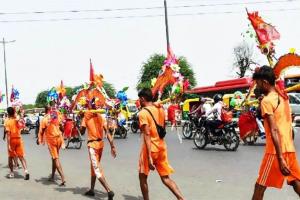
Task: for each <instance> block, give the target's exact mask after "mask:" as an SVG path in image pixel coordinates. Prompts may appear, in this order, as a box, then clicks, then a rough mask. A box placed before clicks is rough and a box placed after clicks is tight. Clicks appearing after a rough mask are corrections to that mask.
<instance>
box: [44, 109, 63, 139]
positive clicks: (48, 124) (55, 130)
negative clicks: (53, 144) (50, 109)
mask: <svg viewBox="0 0 300 200" xmlns="http://www.w3.org/2000/svg"><path fill="white" fill-rule="evenodd" d="M61 122H62V116H61V114H60V113H59V112H57V120H56V121H55V122H52V121H51V116H50V114H46V115H45V116H44V118H43V120H42V122H41V125H40V130H43V129H45V132H44V136H45V138H46V140H47V141H50V140H52V139H53V138H56V137H60V136H61V135H62V133H61V131H60V129H59V125H60V123H61Z"/></svg>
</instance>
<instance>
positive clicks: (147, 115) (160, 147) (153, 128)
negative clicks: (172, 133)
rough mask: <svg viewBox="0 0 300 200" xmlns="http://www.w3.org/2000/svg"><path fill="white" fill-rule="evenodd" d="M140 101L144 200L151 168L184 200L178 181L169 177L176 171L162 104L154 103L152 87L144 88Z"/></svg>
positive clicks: (140, 171) (140, 177)
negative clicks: (169, 159)
mask: <svg viewBox="0 0 300 200" xmlns="http://www.w3.org/2000/svg"><path fill="white" fill-rule="evenodd" d="M138 96H139V101H140V104H141V106H142V107H143V109H142V110H141V111H140V113H139V123H140V128H141V133H142V136H141V138H142V141H143V144H142V148H141V152H140V158H139V180H140V187H141V191H142V194H143V198H144V200H149V190H148V183H147V177H148V175H149V172H150V170H155V169H156V170H157V172H158V173H159V175H160V177H161V180H162V182H163V184H164V185H165V186H167V187H168V188H169V189H170V190H171V192H172V193H173V194H174V195H175V196H176V197H177V199H178V200H183V199H184V198H183V195H182V194H181V192H180V190H179V188H178V186H177V185H176V183H175V182H174V181H173V180H172V179H171V178H170V177H169V175H170V174H171V173H173V172H174V170H173V168H172V167H171V166H170V164H169V161H168V155H167V145H166V143H165V141H164V139H163V137H164V135H165V129H164V128H165V114H164V110H163V109H162V108H161V106H159V105H156V104H154V103H153V96H152V92H151V90H150V89H142V90H141V91H140V92H139V94H138Z"/></svg>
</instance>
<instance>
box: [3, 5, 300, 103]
mask: <svg viewBox="0 0 300 200" xmlns="http://www.w3.org/2000/svg"><path fill="white" fill-rule="evenodd" d="M0 2H1V7H0V13H6V14H0V27H1V28H0V38H3V37H4V38H5V40H7V41H11V40H16V41H15V42H14V43H9V44H7V45H6V59H7V75H8V88H9V91H10V90H11V86H12V85H14V87H15V88H17V89H18V90H19V92H20V100H21V101H22V102H23V103H26V104H28V103H34V102H35V99H36V96H37V94H38V93H39V92H40V91H42V90H46V89H50V88H51V87H53V86H58V85H59V84H60V81H61V80H63V81H64V84H65V85H67V86H77V85H81V84H83V83H84V82H87V81H88V80H89V59H90V58H91V59H92V62H93V65H94V69H95V72H96V73H101V74H103V76H104V79H105V80H106V81H107V82H110V83H112V84H113V85H114V86H115V88H116V90H121V89H122V88H123V87H125V86H128V87H129V91H128V96H129V97H130V98H133V99H134V98H137V92H136V89H135V88H136V84H137V81H138V77H139V74H140V70H141V66H142V64H143V62H145V61H146V60H147V59H148V58H149V56H150V55H152V54H153V53H161V54H166V36H165V24H164V17H163V14H164V10H163V9H161V8H158V9H123V8H153V7H161V6H163V0H126V1H124V0H101V1H99V0H43V1H40V0H26V1H20V0H10V1H7V0H0ZM168 6H169V9H168V12H169V15H170V16H169V29H170V43H171V47H172V49H173V51H174V53H175V54H176V55H177V56H185V57H186V58H187V60H188V61H189V63H190V64H191V66H192V68H193V70H194V72H195V75H196V80H197V85H198V86H208V85H212V84H214V83H215V82H216V81H220V80H226V79H231V78H233V77H234V72H233V62H234V55H233V48H234V47H235V46H236V45H238V44H239V43H240V42H242V41H243V37H242V36H241V33H242V32H245V31H246V30H247V26H248V24H249V21H248V19H247V16H246V12H245V8H246V7H247V9H248V10H249V11H259V12H260V15H261V16H262V17H263V19H264V20H265V21H266V22H269V23H271V24H272V25H274V26H276V28H277V30H278V31H279V32H280V34H281V39H280V40H278V41H276V42H275V44H276V47H275V48H276V57H280V56H281V55H283V54H285V53H288V52H289V49H290V48H292V47H293V48H295V49H296V52H298V53H299V52H300V26H299V23H298V22H299V19H300V0H274V1H270V0H268V1H267V0H247V1H237V0H226V1H224V0H209V1H207V0H206V1H205V0H168ZM178 6H192V7H189V8H182V7H181V8H178ZM174 7H177V8H174ZM103 9H111V10H110V11H108V10H106V11H99V10H103ZM122 9H123V10H122ZM280 9H282V10H281V11H279V10H280ZM72 10H80V11H81V12H52V11H72ZM87 10H88V11H87ZM91 10H97V11H91ZM37 11H43V12H45V11H47V13H33V12H37ZM13 13H15V14H13ZM16 13H17V14H16ZM186 14H189V15H186ZM150 15H151V16H152V17H150ZM174 15H175V16H174ZM128 16H131V17H130V18H128ZM133 16H135V17H133ZM140 16H148V17H140ZM118 17H123V18H118ZM124 17H125V18H124ZM78 18H80V19H82V18H85V20H74V19H78ZM87 18H89V19H87ZM93 18H98V19H93ZM99 18H101V19H99ZM49 19H52V21H49ZM53 19H73V20H71V21H70V20H63V21H62V20H60V21H53ZM20 20H23V22H20ZM24 20H25V22H24ZM26 20H42V21H32V22H28V21H27V22H26ZM43 20H45V21H43ZM247 41H248V42H249V43H250V44H251V45H253V47H254V48H255V49H254V51H255V53H254V60H256V61H257V62H258V63H260V64H267V60H266V59H265V57H264V56H262V55H261V54H260V53H259V50H258V49H257V48H256V46H255V43H254V41H253V40H251V39H249V38H248V39H247ZM151 78H153V77H149V79H151ZM0 90H1V92H2V93H4V92H5V82H4V64H3V49H2V47H0ZM2 104H3V103H2Z"/></svg>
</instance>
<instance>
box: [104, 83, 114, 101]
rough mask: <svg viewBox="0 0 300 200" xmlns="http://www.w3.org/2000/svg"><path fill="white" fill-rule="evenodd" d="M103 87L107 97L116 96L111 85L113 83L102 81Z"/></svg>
mask: <svg viewBox="0 0 300 200" xmlns="http://www.w3.org/2000/svg"><path fill="white" fill-rule="evenodd" d="M103 88H104V89H105V91H106V93H107V95H108V96H109V98H115V97H116V89H115V87H114V86H113V84H111V83H108V82H105V81H104V83H103Z"/></svg>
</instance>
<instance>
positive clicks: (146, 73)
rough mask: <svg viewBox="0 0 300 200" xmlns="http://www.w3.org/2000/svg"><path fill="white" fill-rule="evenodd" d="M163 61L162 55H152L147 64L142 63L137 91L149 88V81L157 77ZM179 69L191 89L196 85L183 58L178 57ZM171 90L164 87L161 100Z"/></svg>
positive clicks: (192, 74) (191, 72)
mask: <svg viewBox="0 0 300 200" xmlns="http://www.w3.org/2000/svg"><path fill="white" fill-rule="evenodd" d="M165 59H166V57H165V56H164V55H162V54H153V55H151V56H150V58H149V59H148V60H147V62H145V63H143V65H142V67H141V71H140V77H139V81H138V84H137V87H136V89H137V90H140V89H142V88H151V79H153V78H156V77H157V76H158V74H159V72H160V70H161V67H162V65H163V63H164V60H165ZM179 67H180V73H181V74H182V75H183V76H184V77H185V79H188V80H189V82H190V85H191V87H194V86H195V85H196V84H197V83H196V79H195V73H194V71H193V69H192V67H191V65H190V64H189V63H188V61H187V59H186V58H185V57H182V56H181V57H179ZM171 88H172V87H171V86H168V87H166V89H165V91H164V92H163V96H162V99H164V98H166V97H167V96H168V95H169V93H170V91H171Z"/></svg>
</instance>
